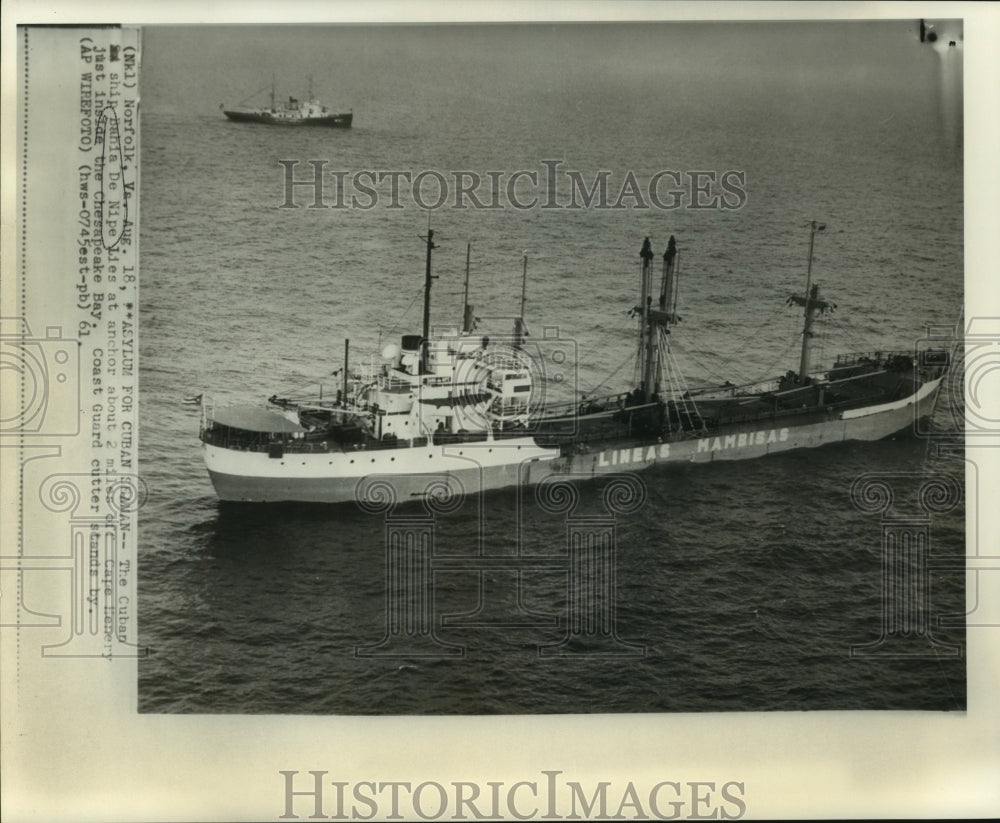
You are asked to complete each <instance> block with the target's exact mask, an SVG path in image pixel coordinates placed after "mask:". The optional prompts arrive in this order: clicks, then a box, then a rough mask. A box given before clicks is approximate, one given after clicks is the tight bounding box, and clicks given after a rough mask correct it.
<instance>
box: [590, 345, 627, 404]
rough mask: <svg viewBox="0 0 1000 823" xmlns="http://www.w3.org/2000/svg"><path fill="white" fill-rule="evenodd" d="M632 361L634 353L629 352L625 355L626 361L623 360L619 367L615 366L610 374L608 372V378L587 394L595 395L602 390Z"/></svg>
mask: <svg viewBox="0 0 1000 823" xmlns="http://www.w3.org/2000/svg"><path fill="white" fill-rule="evenodd" d="M631 359H632V353H631V352H629V353H628V354H627V355H625V359H624V360H622V362H621V363H619V364H618V365H617V366H615V367H614V368H613V369H612V370H611V371H610V372H608V374H607V376H606V377H605V378H604V379H603V380H602V381H601V382H600V383H598V384H597V385H596V386H594V387H593V388H592V389H591V390H590V391H589V392H587V394H593V393H594V392H595V391H597V390H598V389H599V388H601V387H602V386H603V385H604V384H605V383H607V382H608V380H610V379H611V378H612V377H613V376H614V375H616V374H617V373H618V372H620V371H621V370H622V367H623V366H624V365H625V364H626V363H627V362H628V361H629V360H631Z"/></svg>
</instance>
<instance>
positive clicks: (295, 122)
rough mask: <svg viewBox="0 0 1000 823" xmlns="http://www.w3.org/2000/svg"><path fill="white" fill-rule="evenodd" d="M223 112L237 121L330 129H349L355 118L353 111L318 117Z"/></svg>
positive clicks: (258, 112)
mask: <svg viewBox="0 0 1000 823" xmlns="http://www.w3.org/2000/svg"><path fill="white" fill-rule="evenodd" d="M222 113H223V114H225V115H226V117H228V118H229V119H230V120H232V121H233V122H236V123H260V124H262V125H266V126H319V127H321V128H328V129H349V128H351V123H352V121H353V120H354V115H353V114H352V113H351V112H347V113H343V114H329V115H323V116H318V117H287V116H281V115H274V114H272V113H271V112H268V111H232V110H223V112H222Z"/></svg>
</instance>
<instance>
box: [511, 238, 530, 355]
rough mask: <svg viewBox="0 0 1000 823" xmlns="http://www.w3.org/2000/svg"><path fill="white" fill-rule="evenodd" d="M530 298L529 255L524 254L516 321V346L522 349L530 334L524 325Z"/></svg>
mask: <svg viewBox="0 0 1000 823" xmlns="http://www.w3.org/2000/svg"><path fill="white" fill-rule="evenodd" d="M527 296H528V253H527V252H524V265H523V267H522V269H521V311H520V313H519V314H518V316H517V319H516V320H515V321H514V346H515V347H516V348H521V346H522V345H524V338H525V336H526V335H527V333H528V330H527V328H526V327H525V325H524V303H525V300H526V298H527Z"/></svg>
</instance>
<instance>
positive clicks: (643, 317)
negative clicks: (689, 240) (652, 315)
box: [636, 237, 653, 403]
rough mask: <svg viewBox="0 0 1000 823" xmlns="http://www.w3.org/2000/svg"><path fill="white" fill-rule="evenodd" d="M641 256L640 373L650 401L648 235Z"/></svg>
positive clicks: (650, 259)
mask: <svg viewBox="0 0 1000 823" xmlns="http://www.w3.org/2000/svg"><path fill="white" fill-rule="evenodd" d="M639 257H641V258H642V285H641V288H640V291H639V305H638V306H636V310H637V314H638V315H639V363H640V372H639V374H640V375H641V377H640V382H639V389H640V390H641V391H642V394H643V398H644V399H645V401H646V402H647V403H648V402H649V401H650V400H651V399H652V397H653V387H652V385H651V382H652V381H651V376H652V367H653V364H652V358H653V347H652V336H653V335H652V332H653V329H652V326H650V324H649V309H650V306H651V304H652V302H653V298H652V296H651V295H650V289H651V285H652V283H651V278H652V274H651V272H650V265H649V264H650V262H651V261H652V259H653V248H652V246H650V244H649V238H648V237H647V238H646V239H645V240H644V241H643V243H642V251H640V252H639Z"/></svg>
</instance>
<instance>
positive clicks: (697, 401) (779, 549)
mask: <svg viewBox="0 0 1000 823" xmlns="http://www.w3.org/2000/svg"><path fill="white" fill-rule="evenodd" d="M962 61H963V31H962V24H961V23H960V22H958V21H948V20H933V21H932V20H920V19H919V18H914V19H885V20H873V21H862V20H850V21H848V20H840V21H815V20H814V21H774V22H768V21H739V22H737V21H733V22H668V21H664V22H644V23H631V22H605V23H560V24H549V23H544V24H543V23H522V24H500V23H494V24H487V23H480V24H471V23H470V24H450V25H443V24H423V25H290V26H264V25H245V26H211V27H208V26H205V27H201V26H194V25H192V26H170V25H154V26H147V27H145V28H144V29H143V32H142V139H141V162H142V176H141V189H140V190H141V198H142V215H141V220H140V222H139V238H140V245H139V249H140V259H141V288H140V291H139V304H138V312H139V323H140V327H141V335H140V337H139V375H140V379H139V386H140V388H139V401H140V402H139V421H140V431H141V438H140V441H139V450H138V456H139V472H140V474H141V476H142V477H143V479H144V481H145V484H146V487H147V488H148V499H147V500H146V501H145V503H144V505H143V507H142V509H141V510H140V511H139V532H138V546H139V577H138V595H139V597H138V626H139V637H138V639H139V642H140V643H141V645H142V646H143V647H144V648H146V649H148V654H147V655H145V656H143V657H142V658H141V659H140V660H139V662H138V711H139V713H140V714H148V715H158V714H172V715H178V714H197V715H206V714H208V715H213V714H236V715H390V716H410V715H460V716H470V715H472V716H476V715H556V714H558V715H591V714H650V713H706V712H739V713H745V712H762V711H763V712H789V711H830V710H833V711H846V710H868V711H886V710H888V711H904V710H905V711H921V712H958V711H964V710H965V709H966V665H967V656H966V653H965V641H966V637H965V611H966V606H965V603H966V591H965V575H964V570H963V563H964V555H965V544H966V528H965V452H964V445H963V443H964V440H963V422H962V421H963V416H964V414H965V409H964V406H963V382H962V379H963V378H962V356H961V350H960V349H959V348H958V343H959V340H960V338H961V330H962V329H963V326H964V324H965V318H964V316H963V297H964V285H963V272H964V247H963V231H964V226H963V213H964V211H963V201H964V189H963V174H964V160H963V76H962V68H963V63H962Z"/></svg>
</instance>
